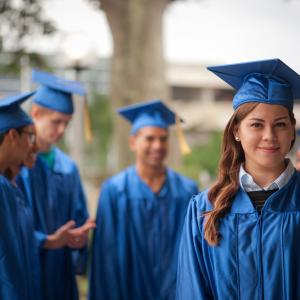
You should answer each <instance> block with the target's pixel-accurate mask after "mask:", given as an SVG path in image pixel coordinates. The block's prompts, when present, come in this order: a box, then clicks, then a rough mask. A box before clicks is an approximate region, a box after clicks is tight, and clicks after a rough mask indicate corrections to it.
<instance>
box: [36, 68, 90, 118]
mask: <svg viewBox="0 0 300 300" xmlns="http://www.w3.org/2000/svg"><path fill="white" fill-rule="evenodd" d="M32 80H33V81H34V82H37V83H39V84H40V85H41V86H40V87H39V88H38V90H37V93H36V94H35V96H34V97H33V102H34V103H36V104H38V105H41V106H43V107H46V108H48V109H51V110H55V111H58V112H61V113H64V114H68V115H70V114H72V113H73V111H74V107H73V100H72V94H78V95H81V96H84V95H85V94H86V91H85V88H84V86H83V85H82V84H81V83H80V82H78V81H74V80H65V79H63V78H61V77H58V76H55V75H53V74H50V73H47V72H43V71H40V70H36V69H33V70H32Z"/></svg>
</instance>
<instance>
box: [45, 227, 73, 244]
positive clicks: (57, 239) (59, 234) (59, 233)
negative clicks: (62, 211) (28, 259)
mask: <svg viewBox="0 0 300 300" xmlns="http://www.w3.org/2000/svg"><path fill="white" fill-rule="evenodd" d="M74 227H75V222H74V221H69V222H67V223H66V224H64V225H63V226H61V227H59V228H58V229H57V230H56V231H55V232H54V233H53V234H49V235H48V236H47V240H46V242H45V244H44V248H45V249H58V248H61V247H64V246H67V245H68V243H69V241H70V240H71V233H70V230H72V228H74Z"/></svg>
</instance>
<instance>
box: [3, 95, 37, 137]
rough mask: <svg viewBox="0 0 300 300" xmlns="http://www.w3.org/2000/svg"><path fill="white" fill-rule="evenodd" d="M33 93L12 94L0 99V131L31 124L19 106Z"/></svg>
mask: <svg viewBox="0 0 300 300" xmlns="http://www.w3.org/2000/svg"><path fill="white" fill-rule="evenodd" d="M34 93H35V92H29V93H23V94H18V95H13V96H10V97H7V98H4V99H2V100H0V133H4V132H6V131H8V130H10V129H12V128H20V127H24V126H27V125H30V124H33V121H32V119H31V118H30V117H29V115H28V114H27V113H26V112H25V111H24V110H23V109H22V108H21V107H20V106H21V104H22V103H23V102H24V101H25V100H27V99H28V98H29V97H31V96H32V95H33V94H34Z"/></svg>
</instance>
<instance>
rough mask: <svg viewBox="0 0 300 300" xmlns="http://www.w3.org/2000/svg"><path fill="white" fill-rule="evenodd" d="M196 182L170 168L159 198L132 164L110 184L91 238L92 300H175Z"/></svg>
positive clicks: (106, 186)
mask: <svg viewBox="0 0 300 300" xmlns="http://www.w3.org/2000/svg"><path fill="white" fill-rule="evenodd" d="M197 192H198V189H197V186H196V183H195V182H194V181H192V180H190V179H188V178H186V177H184V176H182V175H179V174H177V173H175V172H174V171H172V170H170V169H167V179H166V182H165V184H164V185H163V187H162V189H161V190H160V192H159V193H157V194H155V193H153V192H152V191H151V189H150V188H149V187H148V186H147V185H146V184H145V183H144V182H143V181H142V180H141V178H140V177H139V176H138V174H137V172H136V168H135V167H134V166H131V167H129V168H128V169H126V170H124V171H123V172H121V173H119V174H118V175H116V176H114V177H112V178H110V179H109V180H108V181H106V182H105V183H104V184H103V186H102V190H101V193H100V198H99V206H98V211H97V219H96V222H97V227H96V229H95V231H94V237H93V251H92V252H93V255H92V262H91V272H90V288H89V299H90V300H98V299H103V300H104V299H105V300H107V299H110V300H114V299H115V300H121V299H122V300H123V299H130V300H135V299H138V300H140V299H143V300H147V299H155V300H158V299H174V297H175V284H176V270H177V255H178V248H179V240H180V235H181V231H182V226H183V221H184V216H185V214H186V210H187V205H188V201H189V198H190V197H191V195H193V194H196V193H197Z"/></svg>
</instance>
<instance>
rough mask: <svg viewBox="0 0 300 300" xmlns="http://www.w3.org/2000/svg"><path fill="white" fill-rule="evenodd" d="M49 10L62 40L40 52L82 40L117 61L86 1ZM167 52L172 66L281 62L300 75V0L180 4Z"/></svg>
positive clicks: (54, 4) (170, 21)
mask: <svg viewBox="0 0 300 300" xmlns="http://www.w3.org/2000/svg"><path fill="white" fill-rule="evenodd" d="M46 9H47V10H46V11H47V14H48V16H49V17H50V18H52V19H53V21H54V22H55V24H56V26H57V27H58V29H59V34H58V35H57V36H56V37H55V38H52V40H51V42H50V43H49V41H46V40H45V41H43V42H41V40H40V39H39V40H37V41H36V43H35V47H38V48H39V49H42V51H44V52H47V53H54V52H55V51H57V50H58V49H61V48H66V47H67V46H64V45H68V44H69V45H70V44H72V45H74V40H76V39H77V38H78V39H79V40H81V42H80V43H79V44H85V45H89V49H92V50H90V51H91V52H94V53H95V54H97V55H99V56H102V57H108V56H110V55H111V53H112V48H113V46H112V39H111V36H110V30H109V28H108V25H107V22H106V18H105V15H104V13H103V12H101V11H99V10H97V9H95V8H93V7H91V6H90V5H88V4H87V1H86V0H51V1H49V3H48V4H47V5H46ZM70 40H71V41H72V42H68V41H70ZM82 41H85V42H84V43H83V42H82ZM77 44H78V43H77ZM72 48H78V49H79V47H72ZM85 50H86V49H85ZM164 51H165V57H166V59H167V60H168V61H173V62H187V63H196V64H197V63H199V64H200V63H201V64H217V63H234V62H240V61H247V60H256V59H266V58H274V57H278V58H281V59H282V60H283V61H284V62H286V63H287V64H289V65H290V66H291V67H293V68H295V70H296V71H298V73H300V57H299V56H300V0H188V1H175V2H173V3H172V4H170V5H169V7H168V8H167V10H166V12H165V16H164Z"/></svg>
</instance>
